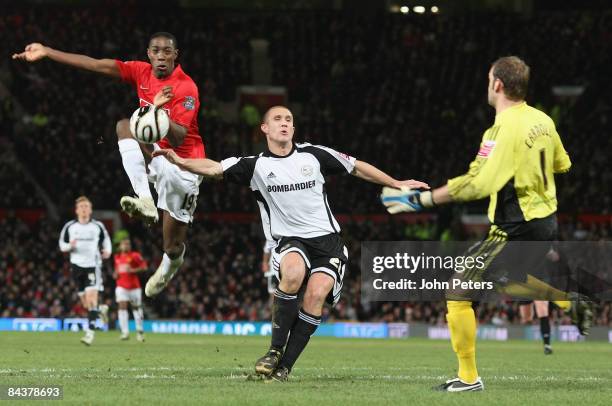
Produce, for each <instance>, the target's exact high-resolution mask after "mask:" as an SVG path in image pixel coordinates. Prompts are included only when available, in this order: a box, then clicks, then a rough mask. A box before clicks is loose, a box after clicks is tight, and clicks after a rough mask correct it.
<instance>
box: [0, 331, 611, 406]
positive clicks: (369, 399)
mask: <svg viewBox="0 0 612 406" xmlns="http://www.w3.org/2000/svg"><path fill="white" fill-rule="evenodd" d="M80 337H81V334H77V333H70V332H62V333H31V332H23V333H18V332H2V333H0V385H20V386H28V385H63V387H64V400H63V403H70V404H79V405H83V404H113V405H117V404H130V405H132V404H133V405H136V404H139V405H152V404H164V405H168V404H206V405H208V404H219V405H232V404H242V405H246V404H265V405H274V404H277V405H291V406H295V405H322V404H325V405H335V406H339V405H347V404H350V405H357V404H367V405H376V404H389V405H399V404H412V405H421V404H428V405H432V406H433V405H444V404H449V405H451V404H452V405H461V404H465V405H479V404H483V405H489V406H490V405H494V406H499V405H506V404H508V405H510V404H512V405H516V404H529V405H544V404H559V405H561V404H581V405H604V404H605V405H610V404H612V403H611V402H612V344H609V343H603V342H583V343H554V350H555V353H554V354H553V355H552V356H544V355H543V353H542V347H541V344H540V343H539V342H524V341H510V342H491V341H481V342H479V343H478V363H479V373H480V374H481V376H482V377H483V379H484V382H485V391H484V392H481V393H459V394H450V393H436V392H433V391H431V390H430V388H431V387H432V386H433V385H436V384H439V383H441V382H442V381H444V380H445V379H447V378H449V377H452V376H453V373H454V371H455V357H454V354H453V353H452V351H451V348H450V343H448V342H446V341H429V340H424V339H404V340H376V339H338V338H322V337H314V338H313V339H312V340H311V342H310V345H309V346H308V347H307V348H306V351H305V352H304V354H303V355H302V357H301V359H300V360H298V362H297V364H296V366H295V367H294V370H293V373H292V376H291V381H290V382H288V383H284V384H279V383H264V382H262V381H251V380H247V378H246V376H247V375H248V374H250V373H251V371H252V368H253V364H254V362H255V360H256V359H257V358H258V357H259V356H261V355H262V354H263V353H264V352H265V350H266V349H267V346H268V344H269V338H268V337H229V336H194V335H170V334H168V335H166V334H148V335H147V341H146V342H145V343H138V342H136V340H135V339H134V338H135V337H134V336H133V335H132V337H131V339H130V341H127V342H120V341H119V340H118V335H117V333H97V335H96V341H95V343H94V345H93V346H91V347H85V346H84V345H82V344H81V343H79V338H80ZM0 403H2V402H1V401H0ZM27 403H28V402H21V403H19V404H27ZM35 404H40V402H38V403H35Z"/></svg>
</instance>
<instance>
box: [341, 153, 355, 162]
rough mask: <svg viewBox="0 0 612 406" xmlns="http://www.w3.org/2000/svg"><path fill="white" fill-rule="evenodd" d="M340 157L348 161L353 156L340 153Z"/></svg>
mask: <svg viewBox="0 0 612 406" xmlns="http://www.w3.org/2000/svg"><path fill="white" fill-rule="evenodd" d="M338 155H340V156H341V157H342V158H344V159H346V160H347V161H350V160H351V158H352V157H351V156H350V155H348V154H345V153H344V152H338Z"/></svg>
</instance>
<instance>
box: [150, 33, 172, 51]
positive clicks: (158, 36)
mask: <svg viewBox="0 0 612 406" xmlns="http://www.w3.org/2000/svg"><path fill="white" fill-rule="evenodd" d="M160 37H161V38H166V39H169V40H170V41H172V45H174V49H178V41H177V40H176V37H175V36H174V35H173V34H170V33H169V32H166V31H158V32H156V33H155V34H153V35H151V37H150V38H149V44H150V43H151V41H153V40H154V39H155V38H160Z"/></svg>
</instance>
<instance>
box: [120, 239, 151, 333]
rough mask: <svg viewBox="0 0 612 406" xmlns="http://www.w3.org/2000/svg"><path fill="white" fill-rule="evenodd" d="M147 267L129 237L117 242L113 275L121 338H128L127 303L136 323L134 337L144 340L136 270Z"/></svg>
mask: <svg viewBox="0 0 612 406" xmlns="http://www.w3.org/2000/svg"><path fill="white" fill-rule="evenodd" d="M146 269H147V262H146V261H145V260H144V259H143V258H142V255H140V252H138V251H132V244H131V242H130V239H129V237H128V238H125V239H123V240H121V241H120V242H119V252H118V253H116V254H115V273H114V274H113V277H114V278H115V279H116V280H117V287H116V288H115V297H116V299H117V304H118V305H119V328H120V329H121V336H120V338H121V339H122V340H127V339H128V338H129V334H130V331H129V327H128V320H129V318H130V316H129V314H128V304H131V305H132V314H133V315H134V322H135V323H136V334H137V335H136V339H137V340H138V341H140V342H143V341H144V329H143V325H142V320H143V318H144V317H143V313H142V289H141V288H140V278H138V272H142V271H145V270H146Z"/></svg>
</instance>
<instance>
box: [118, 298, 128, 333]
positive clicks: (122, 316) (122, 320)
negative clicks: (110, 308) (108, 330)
mask: <svg viewBox="0 0 612 406" xmlns="http://www.w3.org/2000/svg"><path fill="white" fill-rule="evenodd" d="M118 304H119V311H118V315H117V316H118V317H117V318H118V319H119V329H120V330H121V335H120V336H119V339H120V340H127V339H129V338H130V329H129V326H128V321H129V318H130V315H129V313H128V302H127V301H122V302H119V303H118Z"/></svg>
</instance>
